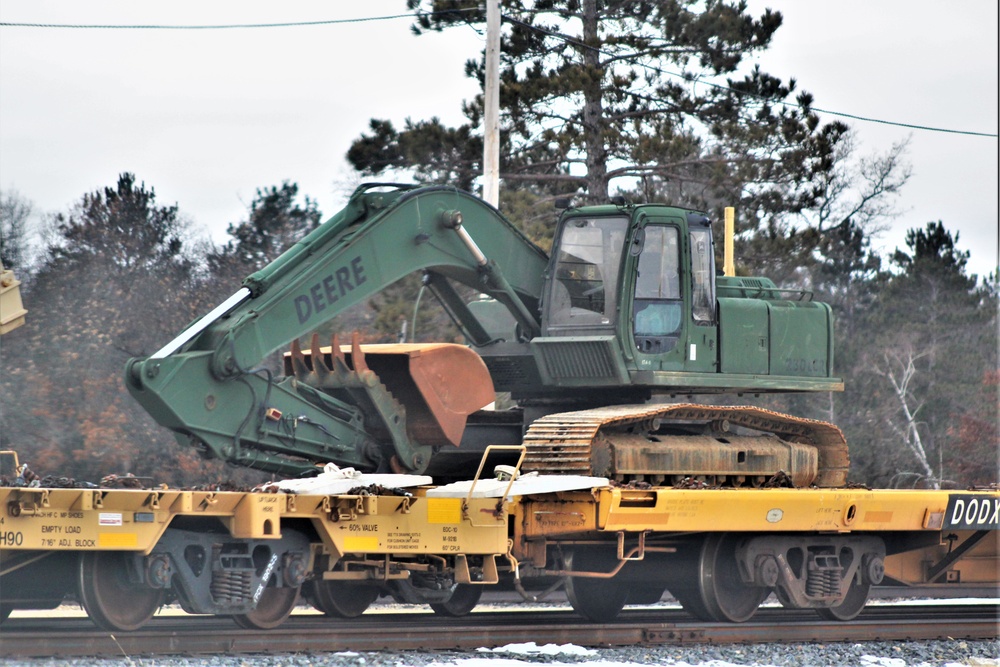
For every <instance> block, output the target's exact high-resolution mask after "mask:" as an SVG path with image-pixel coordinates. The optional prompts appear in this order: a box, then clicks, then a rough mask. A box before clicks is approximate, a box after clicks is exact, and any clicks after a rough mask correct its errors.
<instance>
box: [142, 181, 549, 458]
mask: <svg viewBox="0 0 1000 667" xmlns="http://www.w3.org/2000/svg"><path fill="white" fill-rule="evenodd" d="M478 248H488V249H489V258H486V257H485V256H484V255H483V254H482V252H481V251H480V252H476V251H477V250H478ZM547 260H548V258H547V257H546V255H545V253H544V252H543V251H541V250H540V249H538V248H537V247H536V246H535V245H534V244H532V243H531V242H530V241H529V240H528V239H527V238H526V237H525V236H524V235H522V234H521V233H520V232H519V231H518V230H517V229H516V228H515V227H514V226H513V225H511V224H510V223H509V222H507V221H506V220H505V219H504V218H503V217H502V216H501V215H500V214H499V213H497V211H496V210H495V209H493V208H492V207H490V206H489V205H487V204H485V203H484V202H482V201H481V200H479V199H476V198H475V197H472V196H471V195H468V194H466V193H463V192H461V191H458V190H455V189H453V188H445V187H432V188H419V189H414V188H406V187H402V188H401V187H395V189H393V190H391V191H389V192H381V191H379V192H376V191H374V188H373V187H372V186H362V187H361V188H359V189H358V190H357V191H356V192H355V194H354V195H353V196H352V197H351V199H350V201H349V203H348V205H347V206H346V207H345V209H344V210H342V211H341V212H340V213H338V214H337V215H335V216H334V217H333V218H331V219H330V220H328V221H327V222H325V223H324V224H323V225H321V226H320V227H319V228H317V229H316V230H314V231H313V232H311V233H310V234H308V235H307V236H306V237H304V238H303V239H302V240H301V241H299V242H298V243H296V244H295V245H294V246H293V247H292V248H291V249H289V250H288V251H287V252H285V253H284V254H283V255H281V256H280V257H279V258H277V259H276V260H275V261H273V262H272V263H271V264H269V265H268V266H267V267H265V268H264V269H262V270H261V271H258V272H257V273H254V274H253V275H251V276H249V277H248V278H247V279H246V280H245V281H244V286H243V287H242V288H241V289H240V290H239V291H238V292H236V293H235V294H234V295H233V297H231V298H230V299H229V300H227V301H226V302H225V303H223V304H221V305H220V306H219V307H218V308H216V309H215V310H214V311H213V312H212V313H210V314H209V315H207V316H205V317H204V318H202V319H201V320H199V321H198V322H196V323H194V324H193V325H192V326H190V327H188V328H187V329H186V330H185V331H184V332H182V333H181V334H180V335H179V336H178V337H177V338H176V339H175V340H174V341H172V342H171V343H169V344H168V345H166V346H165V347H164V348H162V349H161V350H159V351H158V352H156V353H155V354H153V355H152V356H151V357H149V358H146V359H133V360H131V361H130V362H129V364H128V367H127V371H126V383H127V386H128V388H129V391H130V392H131V393H132V395H133V396H134V397H135V398H136V399H137V400H138V401H139V402H140V403H141V404H142V405H143V406H144V407H145V408H146V409H147V410H148V411H149V412H150V414H151V415H152V416H153V417H154V418H155V419H156V420H157V421H158V422H159V423H161V424H162V425H164V426H166V427H168V428H170V429H172V430H173V431H174V432H175V433H177V434H178V436H179V437H180V438H181V439H184V440H187V439H190V440H191V441H192V442H193V444H195V445H196V446H198V447H199V448H201V449H202V450H203V451H204V452H205V453H206V454H207V455H209V456H212V457H218V458H222V459H225V460H227V461H229V462H232V463H235V464H239V465H246V466H250V467H256V468H261V469H265V470H272V471H282V472H286V473H295V472H301V471H303V470H305V469H308V468H311V467H312V466H313V465H314V464H315V463H316V462H326V461H335V462H337V463H338V464H341V465H352V466H357V467H359V468H362V469H379V468H382V469H385V468H387V467H388V466H389V465H390V464H395V465H396V466H397V467H400V468H402V469H406V470H420V469H422V468H423V467H424V466H426V463H427V461H428V460H429V457H430V455H431V454H432V453H433V449H434V448H435V447H438V446H441V445H444V444H454V443H455V441H456V440H457V439H460V437H461V435H460V431H461V428H460V427H458V426H456V419H459V417H460V413H462V412H466V413H467V412H471V411H474V410H475V409H478V408H480V407H482V406H483V405H485V404H486V403H488V402H490V401H491V400H492V398H493V387H492V384H491V383H490V379H489V375H488V373H486V371H485V367H484V366H483V365H482V362H481V361H480V360H479V359H478V357H476V356H475V354H474V353H471V352H469V351H468V350H464V352H465V353H466V354H461V353H453V354H450V355H449V353H448V352H445V351H443V350H442V348H441V346H437V349H436V350H434V351H430V352H426V353H425V352H417V351H414V350H411V351H410V352H409V353H408V355H403V356H407V357H408V358H409V359H410V360H414V359H421V358H422V357H424V356H426V355H430V357H431V358H432V359H434V358H437V359H441V358H444V357H445V356H448V357H449V358H450V359H452V363H454V364H455V369H453V370H457V372H460V373H462V374H463V376H464V377H466V378H467V381H469V382H473V381H474V382H475V386H474V387H468V386H467V387H465V388H464V389H463V393H464V394H465V395H466V397H468V398H469V399H471V400H472V401H473V402H479V401H481V402H480V404H479V405H475V406H472V405H471V404H470V403H469V401H465V402H464V403H463V404H462V407H461V409H460V410H458V411H457V412H456V411H455V410H454V406H455V405H456V404H457V403H458V402H456V401H454V400H451V401H449V402H446V403H445V404H441V409H439V410H437V412H435V411H434V410H426V409H423V408H422V407H421V406H426V405H427V404H434V403H435V402H437V403H439V404H440V403H441V401H440V399H441V396H442V395H447V394H448V393H449V391H448V390H446V389H443V388H442V382H441V381H440V378H441V377H443V376H444V375H445V374H444V373H442V372H440V370H438V371H431V372H430V373H429V375H431V376H435V375H436V376H437V378H438V381H437V382H436V383H435V382H429V381H428V382H425V384H424V386H423V387H419V386H418V389H422V390H425V391H426V393H421V392H420V391H417V392H416V395H417V396H418V399H417V400H416V401H415V402H414V401H410V403H409V404H405V403H400V402H399V401H400V399H401V398H403V400H407V399H406V398H405V396H404V395H403V394H399V393H394V392H393V389H390V388H389V387H387V386H386V385H384V384H383V383H382V381H381V380H380V379H379V377H378V376H377V374H376V373H374V372H372V371H371V370H370V369H369V368H367V367H366V366H364V365H363V362H362V363H359V361H361V360H362V359H363V357H362V353H360V350H359V348H358V345H357V343H356V342H355V343H354V346H353V348H352V349H353V350H354V352H353V354H350V353H349V354H336V355H334V357H333V358H332V359H331V360H330V362H329V364H327V363H326V362H324V363H318V364H314V365H313V364H306V365H307V366H308V368H306V367H305V366H303V368H302V369H301V373H299V376H298V377H295V376H294V375H293V376H292V377H288V378H285V379H284V380H282V381H280V382H276V381H274V379H273V378H272V377H271V376H270V373H269V372H268V371H266V370H264V369H258V368H257V364H259V363H260V360H262V359H263V358H264V357H265V356H266V355H267V354H268V353H270V352H272V351H274V350H276V349H278V348H280V347H282V346H285V345H287V344H289V343H291V342H292V341H297V340H298V339H299V338H301V337H303V336H306V335H307V334H309V333H311V332H313V331H314V330H315V329H316V328H317V327H319V326H320V325H322V324H323V323H325V322H327V321H329V320H330V319H331V318H333V317H334V316H336V315H337V314H338V313H341V312H343V311H344V310H345V309H347V308H349V307H350V306H352V305H354V304H356V303H359V302H363V301H365V300H366V299H368V298H369V297H371V296H372V295H374V294H376V293H377V292H379V291H380V290H382V289H384V288H385V287H387V286H389V285H391V284H392V283H394V282H396V281H397V280H399V279H400V278H402V277H404V276H406V275H408V274H410V273H413V272H414V271H424V272H425V274H426V275H427V277H428V281H429V282H430V283H431V284H432V285H433V284H438V285H441V286H443V289H444V290H445V294H446V295H447V294H449V293H453V292H454V288H453V287H449V286H450V284H451V282H457V283H460V284H464V285H468V286H470V287H473V288H474V289H476V290H477V291H478V292H480V293H482V294H485V295H487V296H488V297H489V298H491V299H495V300H496V301H497V302H499V303H503V304H504V305H505V307H506V308H507V309H508V310H509V312H510V313H512V317H514V318H515V319H516V320H517V322H518V325H519V327H520V328H521V329H523V330H524V331H526V332H529V335H530V332H533V331H534V332H537V331H538V328H539V326H540V323H539V321H538V316H537V312H538V298H539V295H540V294H541V291H542V289H541V285H542V275H543V273H544V270H545V266H546V263H547ZM500 266H502V267H503V270H502V271H501V269H500ZM447 290H450V292H448V291H447ZM453 300H454V299H453ZM459 305H460V304H459ZM456 310H458V313H457V315H456V318H457V321H458V324H459V325H460V326H461V327H462V328H463V330H464V331H466V333H467V335H468V336H469V338H470V339H471V340H479V341H480V342H484V343H485V342H487V334H486V332H485V329H484V327H483V325H482V323H481V322H480V321H479V320H478V319H477V318H476V317H475V315H474V314H473V313H472V312H471V311H469V310H468V309H464V310H463V309H461V308H460V307H458V308H456ZM332 347H333V348H334V349H338V348H339V346H338V345H333V346H332ZM338 351H339V349H338ZM470 355H471V356H470ZM311 356H312V357H313V358H314V359H315V358H317V357H318V356H320V355H311ZM299 358H300V360H301V358H302V357H301V356H300V357H299ZM456 359H457V360H458V361H455V360H456ZM320 374H322V377H320ZM427 375H428V374H427V373H425V376H427ZM468 378H472V380H468ZM414 386H417V385H414ZM395 389H396V392H400V391H401V390H400V389H399V388H395ZM418 404H419V405H418ZM411 406H412V411H414V412H417V413H421V414H422V415H424V416H426V415H431V417H432V419H437V416H444V415H448V418H447V419H445V422H444V423H443V424H438V425H435V426H434V427H432V428H427V426H426V425H427V420H426V419H424V418H423V417H419V418H415V419H412V420H407V418H406V415H407V411H408V410H409V409H411ZM435 415H437V416H435ZM429 434H430V435H429ZM437 435H440V436H441V437H440V438H438V437H436V436H437Z"/></svg>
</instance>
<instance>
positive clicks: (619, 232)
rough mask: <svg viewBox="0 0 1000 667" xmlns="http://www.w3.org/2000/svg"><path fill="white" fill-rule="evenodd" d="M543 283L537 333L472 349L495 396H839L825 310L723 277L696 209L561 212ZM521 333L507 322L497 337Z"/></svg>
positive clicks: (768, 285)
mask: <svg viewBox="0 0 1000 667" xmlns="http://www.w3.org/2000/svg"><path fill="white" fill-rule="evenodd" d="M544 278H545V280H544V286H543V290H542V299H541V306H540V308H541V317H540V320H541V335H540V336H537V337H534V338H532V339H530V340H528V341H521V342H520V343H519V344H518V345H517V346H510V345H506V346H505V345H502V344H501V345H497V344H496V341H495V340H494V341H491V344H489V345H485V346H479V347H477V348H476V349H477V351H478V352H479V353H480V354H481V355H482V356H483V358H484V360H485V361H486V364H487V366H488V367H489V368H490V371H491V374H492V375H493V377H494V380H495V382H497V385H498V386H497V389H498V390H500V391H510V392H512V393H513V394H514V395H515V398H542V397H546V398H550V399H551V398H556V397H558V398H570V399H576V400H577V402H578V403H584V404H586V403H588V402H590V398H599V400H602V401H607V400H608V398H609V394H608V391H607V390H608V388H612V387H614V388H615V392H616V393H615V394H614V396H613V398H614V399H615V400H617V401H620V402H637V401H645V400H648V399H649V398H650V396H652V395H655V394H675V395H676V394H696V393H698V394H703V393H740V392H752V393H766V392H772V391H781V392H786V391H837V390H840V389H842V383H841V382H840V380H839V379H838V378H835V377H833V347H832V340H833V318H832V314H831V312H830V309H829V307H828V306H827V305H826V304H822V303H818V302H814V301H812V298H811V294H809V293H808V292H805V291H800V290H779V289H778V288H776V287H775V286H774V284H773V283H772V282H771V281H770V280H768V279H766V278H744V277H735V276H718V275H717V274H716V268H715V245H714V243H713V238H712V225H711V222H710V220H709V219H708V218H707V217H706V216H705V215H703V214H701V213H698V212H695V211H688V210H686V209H680V208H676V207H671V206H664V205H659V204H644V205H636V206H631V205H628V206H626V205H622V206H590V207H583V208H576V209H573V208H570V209H567V210H566V211H564V213H563V214H562V216H561V217H560V219H559V222H558V224H557V227H556V232H555V236H554V241H553V251H552V256H551V257H550V259H549V263H548V266H547V269H546V271H545V276H544ZM477 307H478V309H479V311H482V312H487V311H489V310H490V309H489V308H488V307H487V306H486V305H485V304H477ZM493 310H494V311H496V310H499V304H496V305H495V307H494V308H493ZM479 311H477V313H478V312H479ZM493 315H494V321H495V320H496V319H502V318H500V317H498V316H497V315H496V313H495V312H494V313H493ZM513 328H514V323H513V320H512V319H511V318H508V320H507V324H506V327H503V326H501V327H500V328H499V330H505V329H506V330H508V331H509V330H511V329H513ZM499 337H502V336H499ZM512 337H513V336H507V338H508V339H511V338H512ZM514 348H518V349H514ZM513 366H517V372H511V368H512V367H513ZM507 378H510V379H511V381H510V382H506V381H505V380H506V379H507ZM595 389H597V391H596V392H595Z"/></svg>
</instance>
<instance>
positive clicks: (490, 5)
mask: <svg viewBox="0 0 1000 667" xmlns="http://www.w3.org/2000/svg"><path fill="white" fill-rule="evenodd" d="M483 104H484V106H485V113H484V118H483V199H484V200H486V202H488V203H489V204H491V205H493V206H494V207H496V206H498V205H499V203H500V0H486V82H485V84H484V85H483Z"/></svg>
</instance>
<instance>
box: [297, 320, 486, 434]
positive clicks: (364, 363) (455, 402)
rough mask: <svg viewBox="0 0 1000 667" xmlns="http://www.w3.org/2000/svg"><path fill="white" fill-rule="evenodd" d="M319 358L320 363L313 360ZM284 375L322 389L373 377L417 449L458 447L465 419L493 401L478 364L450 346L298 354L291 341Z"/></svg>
mask: <svg viewBox="0 0 1000 667" xmlns="http://www.w3.org/2000/svg"><path fill="white" fill-rule="evenodd" d="M316 354H320V355H322V357H323V362H322V363H320V364H316V363H315V362H314V360H313V357H314V356H315V355H316ZM285 373H286V374H288V375H295V376H296V377H298V378H300V379H303V378H304V376H305V374H306V373H308V374H309V375H310V376H312V377H317V376H318V377H321V378H327V377H329V376H330V375H332V376H335V377H337V378H339V379H336V380H321V382H320V383H319V384H320V386H321V388H323V387H322V385H330V386H331V387H332V386H337V385H339V386H347V385H349V384H351V382H350V381H349V380H348V379H347V376H353V377H357V378H360V379H361V383H365V381H364V379H363V378H366V377H370V375H369V373H370V374H371V375H374V377H375V378H377V380H378V382H380V383H381V384H383V385H384V386H385V388H386V389H387V390H388V391H389V393H390V394H392V397H393V398H394V399H396V401H398V402H399V403H400V404H402V405H403V406H404V407H405V408H406V428H407V431H409V433H410V434H411V435H412V436H413V437H414V438H415V439H416V440H417V441H418V442H420V443H422V444H435V445H436V444H452V445H455V446H458V444H459V443H460V442H461V440H462V433H463V432H464V431H465V422H466V419H467V417H468V416H469V415H470V414H472V413H473V412H475V411H476V410H479V409H480V408H482V407H484V406H486V405H488V404H489V403H491V402H492V401H493V400H494V392H493V380H492V379H491V378H490V374H489V371H488V370H487V368H486V364H484V363H483V360H482V359H481V358H480V357H479V355H478V354H476V353H475V352H474V351H472V350H471V349H469V348H467V347H465V346H463V345H455V344H450V343H426V344H422V343H412V344H411V343H404V344H394V345H359V344H358V343H357V338H356V337H355V339H354V341H353V343H352V344H351V345H343V346H341V345H339V344H337V339H336V337H334V339H333V345H331V346H329V347H322V348H321V347H319V346H318V345H317V344H316V343H315V339H314V343H313V345H312V349H311V350H308V351H306V350H301V349H300V348H299V345H298V344H297V342H294V343H293V344H292V350H291V352H288V353H286V354H285Z"/></svg>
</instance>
